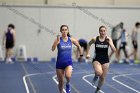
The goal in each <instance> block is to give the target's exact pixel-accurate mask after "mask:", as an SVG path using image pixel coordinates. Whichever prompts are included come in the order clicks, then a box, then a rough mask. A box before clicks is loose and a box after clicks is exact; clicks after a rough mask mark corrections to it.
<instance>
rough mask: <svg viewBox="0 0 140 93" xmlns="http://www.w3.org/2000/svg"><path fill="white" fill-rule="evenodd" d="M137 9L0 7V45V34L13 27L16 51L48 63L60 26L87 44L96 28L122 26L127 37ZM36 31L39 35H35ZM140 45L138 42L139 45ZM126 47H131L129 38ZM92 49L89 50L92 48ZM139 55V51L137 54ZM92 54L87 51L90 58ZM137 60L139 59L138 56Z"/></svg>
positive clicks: (0, 39) (53, 54) (0, 36)
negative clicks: (24, 49)
mask: <svg viewBox="0 0 140 93" xmlns="http://www.w3.org/2000/svg"><path fill="white" fill-rule="evenodd" d="M139 11H140V7H80V6H73V7H60V6H5V5H1V6H0V42H2V33H3V30H5V29H6V28H7V25H8V24H9V23H13V24H15V26H16V38H17V40H16V47H15V49H16V48H17V47H18V46H19V45H22V44H24V45H26V48H27V56H28V57H38V58H39V60H41V61H43V60H50V59H51V58H52V57H56V55H57V50H56V51H55V52H52V51H51V46H52V44H53V41H54V39H55V38H56V34H58V33H60V32H59V28H60V26H61V25H62V24H67V25H68V26H69V29H70V34H72V36H73V37H75V38H77V39H79V38H86V39H87V40H88V41H89V40H90V39H91V38H92V37H95V36H97V35H98V28H99V26H100V25H105V26H107V27H108V35H110V32H111V27H112V26H113V25H116V24H118V23H119V22H121V21H122V22H124V27H125V28H126V30H127V31H128V32H129V33H131V30H132V28H133V27H134V24H135V22H137V21H140V17H139V16H140V12H139ZM39 30H41V31H40V33H38V32H39ZM139 43H140V42H139ZM129 45H130V48H131V49H132V44H131V42H130V38H129ZM92 49H93V47H92ZM139 51H140V50H139ZM93 52H94V50H91V51H90V53H91V56H93ZM139 57H140V56H139Z"/></svg>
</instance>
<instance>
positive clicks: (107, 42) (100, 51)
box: [87, 26, 116, 93]
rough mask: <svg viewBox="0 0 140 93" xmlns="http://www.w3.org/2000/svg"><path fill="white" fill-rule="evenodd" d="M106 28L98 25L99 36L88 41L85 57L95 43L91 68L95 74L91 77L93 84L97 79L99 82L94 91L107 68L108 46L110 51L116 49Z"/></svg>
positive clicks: (97, 91)
mask: <svg viewBox="0 0 140 93" xmlns="http://www.w3.org/2000/svg"><path fill="white" fill-rule="evenodd" d="M106 31H107V28H106V27H105V26H100V27H99V34H100V35H99V36H97V37H95V38H92V39H91V41H90V42H89V46H88V53H87V57H89V48H90V46H91V45H92V44H93V43H94V44H95V55H94V58H93V63H92V64H93V68H94V70H95V76H94V78H93V82H92V83H93V84H95V82H96V81H97V80H98V77H99V82H98V86H97V89H96V91H95V93H99V90H100V88H101V86H102V85H103V83H104V80H105V76H106V74H107V72H108V69H109V56H108V47H109V46H110V47H111V49H112V51H114V52H115V51H116V48H115V47H114V44H113V41H112V39H111V38H110V37H108V36H107V35H106Z"/></svg>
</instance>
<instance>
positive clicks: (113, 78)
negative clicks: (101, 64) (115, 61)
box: [112, 73, 140, 93]
mask: <svg viewBox="0 0 140 93" xmlns="http://www.w3.org/2000/svg"><path fill="white" fill-rule="evenodd" d="M138 74H140V73H136V74H134V73H132V74H120V75H116V76H114V77H112V80H113V81H115V82H117V83H119V84H121V85H122V86H125V87H126V88H129V89H130V90H132V91H135V92H136V93H140V91H138V90H136V89H134V88H132V87H130V86H128V85H126V84H124V83H122V82H120V81H119V80H117V79H116V78H117V77H121V76H127V75H138Z"/></svg>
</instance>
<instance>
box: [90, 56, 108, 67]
mask: <svg viewBox="0 0 140 93" xmlns="http://www.w3.org/2000/svg"><path fill="white" fill-rule="evenodd" d="M94 61H98V62H99V63H100V64H101V65H103V64H105V63H109V58H108V57H107V58H97V57H96V58H93V60H92V62H94Z"/></svg>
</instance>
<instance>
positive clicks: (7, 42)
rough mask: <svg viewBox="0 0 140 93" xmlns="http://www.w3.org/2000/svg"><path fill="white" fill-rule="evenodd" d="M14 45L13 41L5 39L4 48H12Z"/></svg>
mask: <svg viewBox="0 0 140 93" xmlns="http://www.w3.org/2000/svg"><path fill="white" fill-rule="evenodd" d="M13 47H14V42H13V41H6V49H7V48H13Z"/></svg>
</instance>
